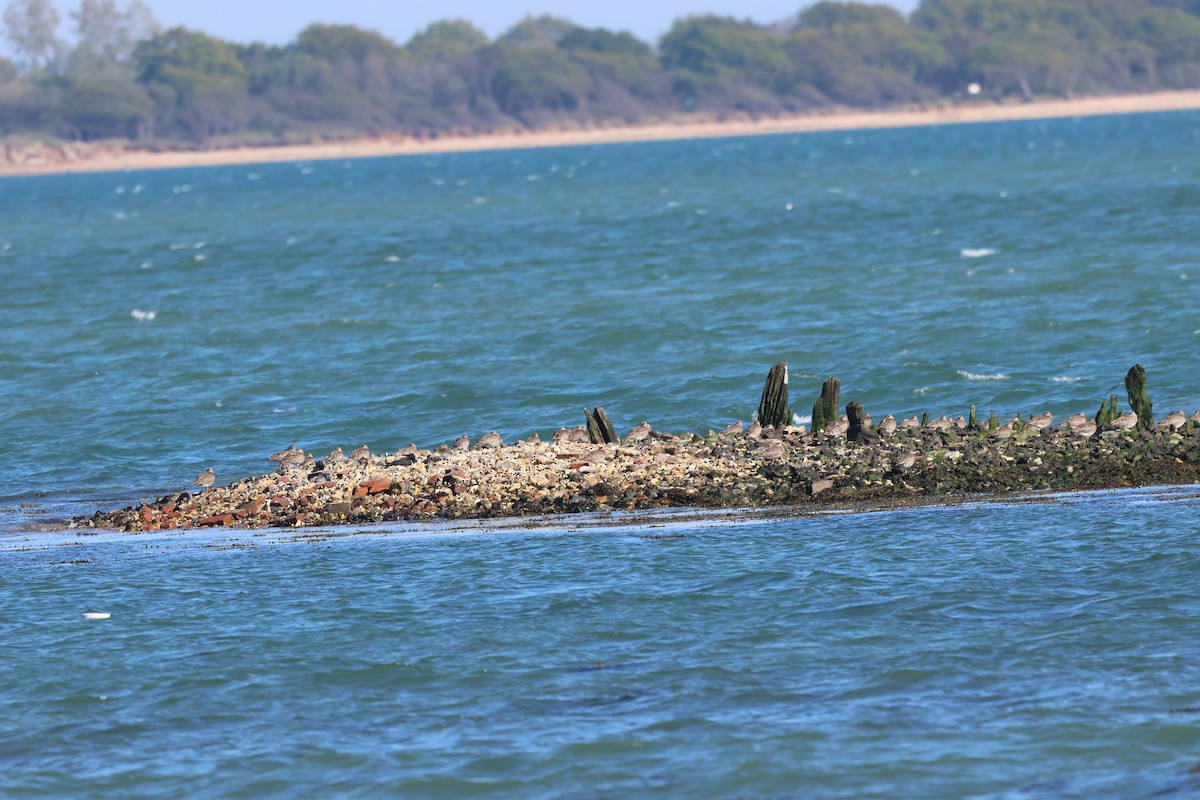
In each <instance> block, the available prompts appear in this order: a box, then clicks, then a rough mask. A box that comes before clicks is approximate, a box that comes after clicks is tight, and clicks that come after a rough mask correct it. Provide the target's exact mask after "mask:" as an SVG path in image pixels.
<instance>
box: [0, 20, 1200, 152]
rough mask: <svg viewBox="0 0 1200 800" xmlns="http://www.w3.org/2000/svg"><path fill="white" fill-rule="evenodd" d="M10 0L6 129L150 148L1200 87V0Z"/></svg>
mask: <svg viewBox="0 0 1200 800" xmlns="http://www.w3.org/2000/svg"><path fill="white" fill-rule="evenodd" d="M70 20H71V22H72V28H73V31H74V34H75V41H74V43H73V44H70V45H68V44H67V43H65V42H63V41H61V40H60V39H59V38H58V36H57V31H58V29H59V23H60V16H59V12H58V10H57V9H56V8H55V6H54V5H53V2H52V0H10V2H9V3H8V5H7V7H6V8H5V11H4V15H3V23H4V25H3V33H4V36H5V38H6V40H7V42H8V44H9V49H10V51H11V52H12V53H14V54H15V58H14V59H13V60H7V59H4V58H0V135H13V134H21V133H31V134H39V135H52V136H56V137H61V138H64V139H72V140H94V139H108V138H126V139H131V140H135V141H137V142H140V143H142V144H143V145H144V146H156V145H159V144H169V145H178V144H181V143H189V144H194V145H204V144H212V143H214V142H223V143H232V142H239V141H241V142H280V143H283V142H291V141H305V140H310V139H312V138H316V137H322V138H329V137H347V136H361V135H383V134H397V133H400V134H408V135H417V136H438V135H444V134H447V133H456V134H459V133H472V132H485V131H493V130H506V129H512V128H514V127H526V128H542V127H547V126H555V125H566V126H579V125H593V124H627V123H637V122H640V121H649V120H653V119H660V118H663V117H667V116H675V115H681V114H697V115H703V116H704V117H706V118H721V117H725V116H730V115H737V116H771V115H779V114H788V113H798V112H805V111H812V110H819V109H822V108H829V107H834V106H849V107H856V108H876V107H883V106H889V105H912V104H925V103H937V102H941V101H943V100H947V99H950V100H954V99H961V98H964V97H967V96H969V95H977V96H978V97H979V98H981V99H984V100H1004V99H1007V98H1025V99H1034V98H1037V97H1042V96H1053V97H1065V96H1077V95H1088V94H1099V93H1108V92H1138V91H1150V90H1157V89H1170V88H1196V87H1200V0H923V2H921V4H920V5H919V7H918V8H917V9H916V10H915V11H914V12H913V13H912V15H911V16H910V17H908V18H906V17H905V16H904V15H902V14H901V13H900V12H898V11H896V10H895V9H893V8H891V7H889V6H884V5H872V4H867V3H859V2H835V1H834V0H823V1H822V2H818V3H816V4H815V5H812V6H809V7H807V8H804V9H802V10H800V11H798V12H797V14H796V15H795V16H794V17H793V18H791V19H788V20H786V21H784V22H781V23H777V24H774V25H760V24H756V23H753V22H750V21H746V20H739V19H735V18H731V17H722V16H714V15H700V16H689V17H685V18H682V19H679V20H677V21H676V22H675V23H674V25H673V26H672V28H671V29H670V30H669V31H668V32H667V33H666V34H665V35H664V36H662V37H661V38H660V39H659V41H658V42H657V43H656V44H655V45H654V46H652V45H651V44H648V43H646V42H643V41H641V40H639V39H637V38H636V37H634V36H633V35H631V34H629V33H625V32H613V31H609V30H605V29H602V28H586V27H582V26H579V25H576V24H574V23H573V22H570V21H569V20H566V19H561V18H558V17H553V16H541V17H527V18H526V19H524V20H522V21H520V22H519V23H517V24H516V25H514V26H513V27H512V28H511V29H510V30H508V31H507V32H505V33H504V34H503V35H501V36H499V37H498V38H496V39H494V40H491V39H489V38H488V37H487V36H486V35H485V34H484V33H482V32H481V31H480V30H479V29H477V28H476V27H474V26H473V25H472V24H471V23H469V22H466V21H462V20H453V21H445V22H437V23H434V24H432V25H430V26H429V27H428V28H426V29H425V30H423V31H421V32H420V33H418V34H416V35H415V36H413V37H412V39H410V40H409V41H408V42H406V43H404V44H397V43H396V42H393V41H391V40H389V39H387V38H386V37H384V36H382V35H380V34H379V33H376V32H373V31H370V30H364V29H362V28H358V27H355V26H350V25H323V24H314V25H310V26H309V27H307V28H305V29H304V30H303V31H301V32H300V34H299V35H298V36H297V37H296V39H295V40H294V41H292V42H290V43H288V44H287V45H284V46H274V45H266V44H261V43H251V44H239V43H235V42H227V41H223V40H221V39H217V38H215V37H212V36H209V35H207V34H205V33H203V32H200V31H195V30H190V29H187V28H182V27H176V28H171V29H167V30H163V29H162V28H161V27H160V26H159V25H158V24H157V22H156V21H155V20H154V18H153V15H152V14H151V13H150V10H149V9H148V8H147V7H146V6H145V5H144V4H143V3H142V2H141V0H130V2H129V3H128V4H127V5H125V6H119V5H118V4H117V0H81V4H80V6H79V8H78V9H77V10H75V11H72V12H70Z"/></svg>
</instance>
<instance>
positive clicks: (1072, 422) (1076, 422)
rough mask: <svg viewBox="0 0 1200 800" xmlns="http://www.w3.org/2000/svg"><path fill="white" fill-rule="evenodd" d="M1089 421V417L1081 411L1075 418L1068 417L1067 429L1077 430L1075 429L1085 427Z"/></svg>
mask: <svg viewBox="0 0 1200 800" xmlns="http://www.w3.org/2000/svg"><path fill="white" fill-rule="evenodd" d="M1087 421H1088V418H1087V415H1086V414H1084V413H1083V412H1082V411H1081V412H1079V413H1078V414H1076V415H1075V416H1073V417H1067V427H1068V428H1070V429H1071V430H1075V428H1077V427H1078V426H1080V425H1083V424H1084V423H1086V422H1087Z"/></svg>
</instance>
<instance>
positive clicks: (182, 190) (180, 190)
mask: <svg viewBox="0 0 1200 800" xmlns="http://www.w3.org/2000/svg"><path fill="white" fill-rule="evenodd" d="M191 190H192V187H191V185H190V184H187V183H185V184H183V185H182V186H174V187H172V188H171V192H172V193H173V194H187V193H188V192H190V191H191Z"/></svg>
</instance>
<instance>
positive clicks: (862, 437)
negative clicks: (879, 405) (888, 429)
mask: <svg viewBox="0 0 1200 800" xmlns="http://www.w3.org/2000/svg"><path fill="white" fill-rule="evenodd" d="M866 418H867V412H866V410H865V409H863V405H862V403H860V402H858V401H857V400H855V401H854V402H852V403H846V420H847V421H848V422H849V423H850V427H848V428H847V429H846V438H847V439H849V440H850V441H852V442H861V443H863V444H877V443H878V442H879V438H880V437H879V434H878V433H876V432H875V431H873V430H871V428H870V426H869V425H867V424H866Z"/></svg>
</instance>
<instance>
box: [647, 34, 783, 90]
mask: <svg viewBox="0 0 1200 800" xmlns="http://www.w3.org/2000/svg"><path fill="white" fill-rule="evenodd" d="M658 49H659V56H660V58H661V61H662V65H663V68H664V69H666V70H667V71H668V72H669V73H671V74H672V76H673V78H674V83H675V91H676V93H677V95H679V96H680V98H681V99H682V100H683V101H684V104H685V107H691V106H692V103H698V104H700V105H702V106H703V105H708V106H728V107H731V108H733V109H737V110H743V111H775V110H778V109H779V108H780V100H779V98H780V97H781V96H788V95H791V94H793V93H794V90H795V84H796V77H795V69H794V68H793V65H792V63H791V62H790V60H789V59H788V56H787V51H786V49H785V47H784V38H783V36H782V35H780V34H779V33H777V32H776V31H773V30H770V29H767V28H764V27H761V26H759V25H755V24H753V23H751V22H740V21H738V20H735V19H733V18H731V17H719V16H713V15H706V16H693V17H687V18H685V19H682V20H679V21H677V22H676V23H675V24H674V25H673V26H672V27H671V30H670V31H668V32H667V34H666V35H665V36H663V38H662V39H661V40H660V41H659V47H658Z"/></svg>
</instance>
